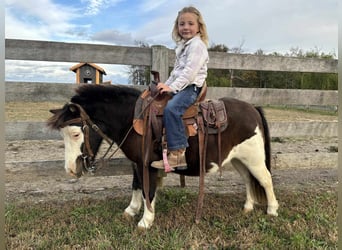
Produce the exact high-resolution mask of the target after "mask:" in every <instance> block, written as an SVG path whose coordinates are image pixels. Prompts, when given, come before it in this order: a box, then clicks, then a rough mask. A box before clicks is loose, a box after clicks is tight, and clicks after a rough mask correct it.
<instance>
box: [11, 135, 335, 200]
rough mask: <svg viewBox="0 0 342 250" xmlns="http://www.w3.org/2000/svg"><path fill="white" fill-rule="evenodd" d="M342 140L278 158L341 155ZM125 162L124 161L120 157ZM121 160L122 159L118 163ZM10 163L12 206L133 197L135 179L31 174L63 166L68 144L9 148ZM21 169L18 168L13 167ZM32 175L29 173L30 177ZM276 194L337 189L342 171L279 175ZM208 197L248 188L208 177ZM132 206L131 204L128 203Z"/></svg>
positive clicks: (322, 141)
mask: <svg viewBox="0 0 342 250" xmlns="http://www.w3.org/2000/svg"><path fill="white" fill-rule="evenodd" d="M337 144H338V138H302V139H298V138H297V139H296V140H293V139H282V141H281V142H272V152H273V153H277V154H282V153H300V152H303V153H307V152H311V153H324V152H326V153H328V152H331V151H332V150H333V151H334V150H337ZM118 156H121V157H122V155H120V154H119V155H118ZM118 156H117V157H118ZM5 157H6V164H5V167H6V183H5V185H6V202H19V203H21V202H33V203H40V202H46V201H51V200H54V201H66V200H73V199H82V198H85V197H88V198H89V197H91V198H96V199H104V198H108V197H117V196H122V195H130V194H131V181H132V176H131V175H121V176H101V175H95V176H91V175H87V176H83V177H82V178H80V179H74V178H71V177H69V176H67V175H66V173H65V172H64V169H63V165H61V166H59V168H57V167H56V168H55V169H57V170H54V171H52V170H51V169H49V168H47V169H46V170H44V167H42V168H40V171H29V166H30V164H27V163H30V162H32V161H38V162H39V161H52V160H62V159H63V157H64V146H63V142H62V141H11V142H7V148H6V152H5ZM13 163H15V164H13ZM24 163H25V164H24ZM26 169H27V170H28V171H26ZM272 176H273V181H274V187H275V191H276V190H277V189H294V190H295V189H301V188H329V189H330V188H332V189H335V187H337V184H338V177H337V166H336V167H333V168H330V167H329V168H322V167H320V166H319V164H318V165H315V166H310V167H309V168H296V167H293V168H291V169H273V170H272ZM205 180H206V182H205V183H206V184H205V186H206V193H211V192H215V193H222V192H223V193H226V192H237V191H244V184H243V182H242V180H241V178H240V176H239V175H238V173H237V172H236V171H235V170H234V169H225V170H224V171H223V175H222V177H220V175H219V173H215V174H211V175H206V179H205ZM179 185H180V181H179V176H178V175H176V174H168V175H167V177H166V178H164V186H179ZM186 186H187V188H190V189H192V190H195V191H196V190H197V189H198V178H197V177H186ZM128 201H129V200H127V202H128Z"/></svg>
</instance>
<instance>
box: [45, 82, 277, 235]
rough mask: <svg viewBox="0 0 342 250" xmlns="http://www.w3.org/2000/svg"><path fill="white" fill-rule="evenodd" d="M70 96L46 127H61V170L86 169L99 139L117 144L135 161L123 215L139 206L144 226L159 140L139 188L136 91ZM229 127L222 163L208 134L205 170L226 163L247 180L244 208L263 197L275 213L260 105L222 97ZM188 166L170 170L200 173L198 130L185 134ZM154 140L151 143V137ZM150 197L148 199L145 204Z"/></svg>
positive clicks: (108, 89) (84, 89)
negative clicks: (63, 166) (62, 152)
mask: <svg viewBox="0 0 342 250" xmlns="http://www.w3.org/2000/svg"><path fill="white" fill-rule="evenodd" d="M75 92H76V93H75V95H74V96H73V97H72V98H71V99H70V102H68V103H66V104H65V105H64V106H63V107H62V108H58V109H54V110H50V112H51V113H52V114H53V115H52V116H51V117H50V118H49V119H48V120H47V126H48V127H50V128H51V129H55V130H58V131H60V133H61V135H62V137H63V140H64V146H65V170H66V172H67V173H68V174H70V175H72V176H75V177H78V178H79V177H81V176H82V174H83V173H85V172H87V170H88V171H89V168H90V167H89V162H93V161H94V159H95V157H96V154H97V152H98V150H99V147H100V145H101V143H102V141H103V140H107V141H110V140H111V141H112V143H116V144H117V145H118V146H119V148H120V149H121V150H122V152H123V153H124V154H125V156H126V157H127V158H128V159H129V160H131V161H132V162H134V163H135V164H133V167H132V168H133V181H132V197H131V201H130V203H129V205H128V207H127V208H126V209H125V210H124V215H125V216H126V217H128V218H133V217H134V216H135V215H137V214H138V213H139V211H140V209H141V207H142V205H144V211H143V215H142V218H141V219H140V221H139V222H138V228H141V229H148V228H150V227H151V226H152V224H153V221H154V219H155V204H156V195H157V189H158V188H159V187H160V183H161V181H162V178H163V177H161V176H160V174H158V171H160V170H158V169H155V168H153V167H151V166H150V164H151V162H153V161H156V160H160V159H162V150H161V147H160V145H154V146H153V147H152V148H153V150H152V151H153V152H151V154H150V157H149V158H150V159H147V160H148V161H147V164H148V165H147V167H148V178H149V182H148V185H149V188H148V190H149V192H148V194H145V193H144V192H143V185H144V180H145V178H144V169H143V168H144V160H145V159H144V154H143V153H142V150H141V145H142V143H143V138H142V137H143V136H141V135H140V134H138V133H137V132H136V131H135V130H134V129H132V124H133V120H134V110H135V104H136V101H137V99H138V98H139V96H140V94H141V91H140V90H138V89H135V88H132V87H129V86H124V85H93V84H84V85H80V86H79V87H78V88H76V89H75ZM220 100H221V101H223V103H224V105H225V108H226V113H227V118H228V121H229V124H228V127H227V128H226V129H225V130H224V131H222V132H221V136H220V138H221V149H220V151H221V152H220V153H221V156H222V163H221V164H219V163H218V158H219V152H218V151H219V150H218V147H217V140H218V136H217V135H215V134H209V135H208V139H207V148H206V150H207V151H206V161H205V164H204V165H205V166H204V167H205V173H214V172H216V171H218V170H219V169H220V167H225V166H227V165H228V163H231V164H232V165H233V167H234V168H235V169H236V170H237V171H238V172H239V173H240V175H241V177H242V179H243V180H244V182H245V185H246V200H245V203H244V212H250V211H252V210H253V208H254V204H265V203H266V202H267V214H270V215H273V216H277V215H278V214H277V209H278V206H279V205H278V201H277V199H276V197H275V194H274V190H273V183H272V176H271V172H270V169H271V148H270V134H269V128H268V125H267V121H266V118H265V116H264V114H263V111H262V108H261V107H254V106H253V105H251V104H248V103H247V102H244V101H241V100H237V99H234V98H226V97H225V98H221V99H220ZM188 142H189V147H188V148H187V149H186V152H185V155H186V162H187V168H186V169H185V170H175V171H174V172H173V173H175V174H181V175H184V176H199V175H200V167H199V164H200V159H199V158H200V157H199V141H198V135H195V136H190V137H189V138H188ZM154 143H155V142H154ZM147 195H148V198H149V201H151V202H150V204H147V203H146V200H147V199H146V198H147Z"/></svg>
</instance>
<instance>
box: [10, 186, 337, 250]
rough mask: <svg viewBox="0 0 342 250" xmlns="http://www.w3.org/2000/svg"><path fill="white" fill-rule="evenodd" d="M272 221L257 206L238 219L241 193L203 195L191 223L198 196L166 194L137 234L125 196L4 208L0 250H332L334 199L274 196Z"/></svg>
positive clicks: (323, 194) (318, 193) (330, 193)
mask: <svg viewBox="0 0 342 250" xmlns="http://www.w3.org/2000/svg"><path fill="white" fill-rule="evenodd" d="M277 196H278V199H279V202H280V206H281V207H280V209H279V216H278V217H270V216H267V215H266V214H265V208H264V207H256V209H255V211H253V212H252V213H250V214H243V212H242V206H243V202H244V193H237V194H207V195H206V196H205V200H204V201H205V203H204V208H203V217H202V220H201V222H200V224H198V225H196V224H194V216H195V210H196V204H197V194H196V193H193V192H190V191H188V190H187V189H180V188H165V189H163V190H162V191H161V192H160V194H159V196H158V202H157V207H156V211H157V212H156V220H155V223H154V225H153V227H152V228H151V229H150V230H148V231H146V232H141V231H139V230H137V227H136V225H137V222H138V220H139V219H140V217H141V214H140V215H139V216H137V218H134V219H133V220H132V221H127V220H126V219H124V217H123V216H122V212H123V210H124V208H125V207H126V206H127V205H128V202H129V197H122V198H119V199H117V198H116V199H115V200H113V199H106V200H94V199H84V200H80V201H68V202H49V203H40V204H7V205H6V214H5V222H6V223H5V235H6V239H7V241H6V246H7V249H337V224H336V219H337V209H336V207H337V193H336V191H335V190H330V189H319V190H313V189H304V190H301V191H294V190H278V191H277Z"/></svg>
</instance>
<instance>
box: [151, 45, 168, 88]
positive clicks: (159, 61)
mask: <svg viewBox="0 0 342 250" xmlns="http://www.w3.org/2000/svg"><path fill="white" fill-rule="evenodd" d="M151 70H152V71H158V72H159V76H160V81H161V82H165V81H166V80H167V78H168V77H169V50H168V48H166V47H165V46H162V45H153V46H152V67H151ZM151 79H152V78H151Z"/></svg>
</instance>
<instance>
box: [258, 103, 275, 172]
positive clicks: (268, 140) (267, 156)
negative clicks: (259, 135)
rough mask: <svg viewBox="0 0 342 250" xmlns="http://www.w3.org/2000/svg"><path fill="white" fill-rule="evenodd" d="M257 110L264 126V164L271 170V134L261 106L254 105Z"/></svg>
mask: <svg viewBox="0 0 342 250" xmlns="http://www.w3.org/2000/svg"><path fill="white" fill-rule="evenodd" d="M255 108H256V110H257V111H258V112H259V114H260V117H261V121H262V126H263V127H264V147H265V164H266V167H267V169H268V171H270V172H271V135H270V130H269V128H268V123H267V121H266V118H265V115H264V111H263V109H262V108H261V107H255Z"/></svg>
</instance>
